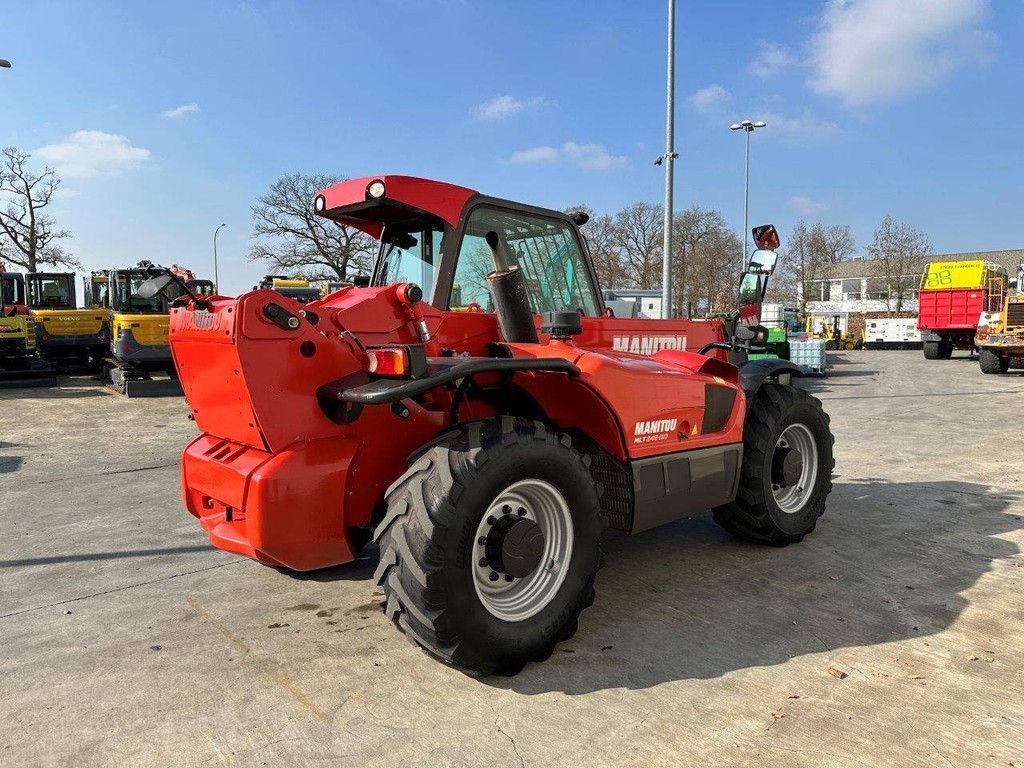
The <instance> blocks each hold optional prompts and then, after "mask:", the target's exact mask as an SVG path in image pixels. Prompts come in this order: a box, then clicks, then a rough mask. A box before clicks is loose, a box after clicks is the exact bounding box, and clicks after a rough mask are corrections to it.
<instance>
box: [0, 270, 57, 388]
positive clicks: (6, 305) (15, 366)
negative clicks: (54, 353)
mask: <svg viewBox="0 0 1024 768" xmlns="http://www.w3.org/2000/svg"><path fill="white" fill-rule="evenodd" d="M55 386H57V372H56V371H55V370H54V369H53V366H51V365H50V364H49V363H48V362H47V361H46V360H44V359H43V358H40V357H39V355H38V354H37V349H36V326H35V323H34V322H33V321H32V317H31V316H30V315H29V311H28V301H27V298H26V293H25V277H24V275H22V274H21V273H20V272H6V271H4V267H3V265H2V264H0V388H2V389H13V388H20V387H55Z"/></svg>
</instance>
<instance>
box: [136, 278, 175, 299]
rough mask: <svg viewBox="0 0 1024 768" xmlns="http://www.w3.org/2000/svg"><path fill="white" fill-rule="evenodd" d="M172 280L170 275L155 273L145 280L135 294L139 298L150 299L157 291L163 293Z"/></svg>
mask: <svg viewBox="0 0 1024 768" xmlns="http://www.w3.org/2000/svg"><path fill="white" fill-rule="evenodd" d="M173 282H174V277H173V276H172V275H157V276H156V277H151V278H149V279H148V280H146V281H145V282H144V283H142V285H140V286H139V287H138V289H136V291H135V295H136V296H137V297H139V298H140V299H152V298H153V297H154V296H156V295H157V294H159V293H163V292H164V291H165V290H166V289H167V286H169V285H170V284H171V283H173Z"/></svg>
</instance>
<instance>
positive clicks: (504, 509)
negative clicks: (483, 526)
mask: <svg viewBox="0 0 1024 768" xmlns="http://www.w3.org/2000/svg"><path fill="white" fill-rule="evenodd" d="M501 514H503V515H511V514H512V507H510V506H509V505H508V504H502V505H501Z"/></svg>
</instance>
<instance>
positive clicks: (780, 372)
mask: <svg viewBox="0 0 1024 768" xmlns="http://www.w3.org/2000/svg"><path fill="white" fill-rule="evenodd" d="M787 375H789V376H803V375H804V372H803V371H801V370H800V367H799V366H798V365H796V364H795V363H791V362H790V361H789V360H773V359H771V358H766V359H764V360H747V361H745V362H742V363H740V365H739V383H740V386H741V387H743V391H744V392H745V393H746V395H747V404H748V406H749V404H750V403H751V402H752V401H753V399H754V395H756V394H757V392H758V390H759V389H761V386H762V385H763V384H764V383H765V382H766V381H779V380H780V379H783V380H784V379H785V377H786V376H787Z"/></svg>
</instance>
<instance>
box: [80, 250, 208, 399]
mask: <svg viewBox="0 0 1024 768" xmlns="http://www.w3.org/2000/svg"><path fill="white" fill-rule="evenodd" d="M176 268H177V267H176ZM152 269H153V265H152V264H151V263H150V262H148V261H140V262H139V263H138V264H137V265H136V266H134V267H123V268H120V269H110V270H105V271H101V272H94V273H93V274H92V275H91V276H90V277H89V278H87V280H86V304H87V305H88V306H92V307H102V308H105V309H109V310H110V345H109V348H108V350H107V356H106V357H105V358H104V361H103V362H104V375H103V378H104V379H105V380H106V382H107V384H108V385H109V386H111V387H112V388H113V389H115V390H116V391H118V392H120V393H121V394H123V395H126V396H127V397H164V396H169V395H180V394H181V384H180V383H179V382H178V376H177V373H176V371H175V369H174V362H173V361H172V360H171V349H170V347H169V346H168V344H167V328H168V325H169V323H170V305H171V302H172V301H173V300H174V298H175V296H173V295H171V296H166V295H160V296H154V297H151V298H146V299H143V298H140V297H139V296H137V295H136V290H137V289H138V287H139V286H140V285H141V284H142V283H144V282H145V281H146V280H148V279H149V278H150V277H151V271H152ZM177 269H179V271H182V272H188V275H190V276H191V272H189V271H187V270H181V269H180V268H177ZM187 279H194V277H189V278H187Z"/></svg>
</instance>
